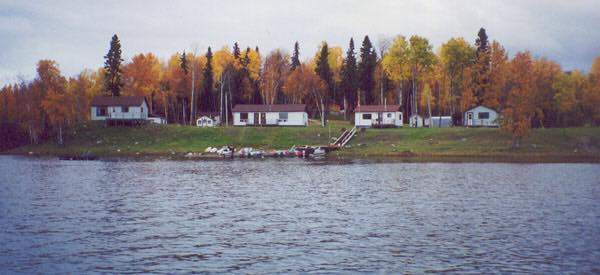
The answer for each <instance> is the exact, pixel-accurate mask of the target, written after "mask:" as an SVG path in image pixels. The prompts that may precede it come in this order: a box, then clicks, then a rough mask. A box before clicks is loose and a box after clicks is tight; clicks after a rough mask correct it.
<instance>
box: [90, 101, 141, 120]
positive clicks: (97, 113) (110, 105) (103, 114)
mask: <svg viewBox="0 0 600 275" xmlns="http://www.w3.org/2000/svg"><path fill="white" fill-rule="evenodd" d="M91 112H92V113H91V118H92V120H108V119H110V120H147V119H148V102H147V101H146V98H145V97H143V96H97V97H94V98H93V99H92V104H91Z"/></svg>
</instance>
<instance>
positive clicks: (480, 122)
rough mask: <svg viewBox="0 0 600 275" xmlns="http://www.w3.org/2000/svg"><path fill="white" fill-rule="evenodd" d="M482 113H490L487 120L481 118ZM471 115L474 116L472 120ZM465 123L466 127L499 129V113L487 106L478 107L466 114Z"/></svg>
mask: <svg viewBox="0 0 600 275" xmlns="http://www.w3.org/2000/svg"><path fill="white" fill-rule="evenodd" d="M480 113H488V114H489V117H488V118H487V119H481V118H479V114H480ZM469 114H472V119H469ZM463 122H464V125H465V126H475V127H498V112H496V111H494V110H492V109H490V108H487V107H485V106H477V107H475V108H473V109H471V110H468V111H466V112H465V113H464V117H463Z"/></svg>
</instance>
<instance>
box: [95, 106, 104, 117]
mask: <svg viewBox="0 0 600 275" xmlns="http://www.w3.org/2000/svg"><path fill="white" fill-rule="evenodd" d="M96 116H106V107H96Z"/></svg>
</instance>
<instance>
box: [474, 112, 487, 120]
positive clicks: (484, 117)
mask: <svg viewBox="0 0 600 275" xmlns="http://www.w3.org/2000/svg"><path fill="white" fill-rule="evenodd" d="M477 118H478V119H489V118H490V113H488V112H483V113H479V114H477Z"/></svg>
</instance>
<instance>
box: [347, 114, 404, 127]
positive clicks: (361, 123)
mask: <svg viewBox="0 0 600 275" xmlns="http://www.w3.org/2000/svg"><path fill="white" fill-rule="evenodd" d="M379 113H381V115H382V117H383V118H382V121H381V124H387V125H394V126H396V127H402V112H356V113H354V126H356V127H372V126H373V124H377V123H378V119H379ZM363 114H370V115H371V119H363ZM388 115H389V117H388Z"/></svg>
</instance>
